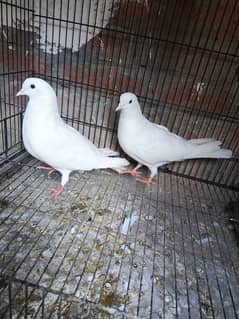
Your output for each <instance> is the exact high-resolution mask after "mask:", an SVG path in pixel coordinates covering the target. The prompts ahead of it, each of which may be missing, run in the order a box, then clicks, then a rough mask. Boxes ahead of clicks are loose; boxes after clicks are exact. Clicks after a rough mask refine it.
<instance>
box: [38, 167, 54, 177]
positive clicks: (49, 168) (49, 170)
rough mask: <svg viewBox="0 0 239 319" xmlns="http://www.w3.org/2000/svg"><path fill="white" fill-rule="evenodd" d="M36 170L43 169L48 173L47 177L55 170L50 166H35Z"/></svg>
mask: <svg viewBox="0 0 239 319" xmlns="http://www.w3.org/2000/svg"><path fill="white" fill-rule="evenodd" d="M37 169H45V170H47V171H48V176H49V175H51V173H53V172H54V171H55V168H53V167H50V166H37Z"/></svg>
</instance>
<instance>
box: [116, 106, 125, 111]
mask: <svg viewBox="0 0 239 319" xmlns="http://www.w3.org/2000/svg"><path fill="white" fill-rule="evenodd" d="M124 106H125V104H119V105H118V106H117V108H116V109H115V111H116V112H118V111H120V110H122V109H123V108H124Z"/></svg>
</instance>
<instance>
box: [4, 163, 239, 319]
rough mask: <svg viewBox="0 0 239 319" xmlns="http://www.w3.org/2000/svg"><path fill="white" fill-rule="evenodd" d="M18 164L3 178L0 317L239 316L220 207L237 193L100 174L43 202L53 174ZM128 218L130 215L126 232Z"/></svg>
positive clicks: (229, 237)
mask: <svg viewBox="0 0 239 319" xmlns="http://www.w3.org/2000/svg"><path fill="white" fill-rule="evenodd" d="M22 164H23V165H24V166H23V167H21V166H20V167H19V166H18V167H16V168H15V170H16V172H15V174H14V175H13V176H11V177H10V178H6V179H4V175H6V176H7V174H8V171H6V169H4V171H3V175H2V176H3V183H2V185H1V193H2V201H1V206H2V208H1V214H0V219H1V228H0V234H1V241H0V243H1V244H0V248H1V260H0V269H1V277H2V281H1V287H2V288H1V300H2V307H1V312H0V314H1V316H2V318H10V317H11V316H10V311H11V312H12V315H14V316H15V315H16V317H18V318H20V317H21V315H24V314H28V315H30V316H31V318H38V317H39V318H40V316H41V314H42V313H44V316H43V317H44V318H50V317H52V316H53V317H56V318H61V317H62V318H69V317H70V318H71V317H74V316H73V314H74V313H75V314H76V313H77V315H79V316H80V315H81V316H82V318H100V313H101V314H102V313H103V314H102V316H103V315H105V316H106V318H108V317H109V318H122V317H124V318H160V317H162V318H168V317H169V318H171V317H174V316H178V317H181V318H210V317H213V318H237V316H238V312H237V311H238V309H239V305H238V298H237V296H238V293H239V291H238V280H239V276H238V275H239V274H238V267H237V264H238V254H236V253H235V252H236V251H237V249H238V246H237V244H238V242H237V240H236V239H235V238H234V234H233V229H232V224H230V223H229V219H230V215H229V216H228V215H226V214H225V202H231V201H236V200H238V193H234V192H233V191H229V190H227V189H222V188H218V187H215V186H210V185H206V184H203V183H199V182H197V181H191V180H188V179H185V178H182V177H176V176H173V175H169V174H165V173H162V174H161V175H160V177H159V180H158V183H157V185H155V186H154V187H153V188H152V190H151V191H150V192H149V191H148V189H147V188H144V186H142V185H140V184H138V183H135V181H134V179H132V178H129V177H127V176H122V175H116V174H115V173H111V172H110V171H102V172H98V171H97V172H91V173H81V174H74V175H73V176H72V181H71V186H68V187H66V191H65V193H64V194H63V196H62V197H61V198H59V199H57V200H53V201H49V200H48V187H49V186H50V185H53V184H55V183H56V182H57V181H55V179H58V176H57V174H55V175H54V177H53V178H51V179H47V178H46V174H43V173H41V172H40V171H38V170H36V169H34V167H36V165H37V163H36V162H33V161H32V160H31V159H28V158H26V159H24V160H22ZM9 171H10V172H12V165H9ZM127 217H128V218H130V220H131V221H132V219H134V218H135V217H136V220H135V222H134V223H133V222H132V225H131V227H129V228H128V227H127V226H126V224H127V222H126V221H127ZM123 225H124V226H123ZM85 313H87V315H88V317H87V315H86V316H85V317H84V314H85ZM57 315H58V317H57ZM25 316H26V315H25ZM97 316H98V317H97ZM103 317H104V316H103Z"/></svg>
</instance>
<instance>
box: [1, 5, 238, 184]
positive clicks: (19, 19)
mask: <svg viewBox="0 0 239 319" xmlns="http://www.w3.org/2000/svg"><path fill="white" fill-rule="evenodd" d="M0 5H1V7H0V12H1V21H2V25H3V26H2V29H1V30H2V33H1V48H2V53H1V83H2V85H1V103H2V110H4V112H3V113H2V114H1V125H2V127H1V133H2V149H1V153H2V155H4V156H5V159H7V158H9V157H10V156H11V155H12V154H13V153H14V152H15V153H16V152H17V151H19V150H21V149H22V145H21V143H20V142H21V137H20V131H19V130H20V124H19V122H20V121H21V113H22V110H19V108H18V106H19V105H22V104H24V103H26V101H21V102H17V101H16V99H15V92H16V91H17V89H18V88H19V86H20V82H21V81H22V80H23V79H24V78H25V77H27V76H29V75H35V76H40V77H43V78H45V79H46V80H48V81H49V82H50V83H51V84H52V85H53V86H54V87H55V89H56V92H57V95H58V101H59V106H60V110H61V114H62V116H63V117H64V119H65V120H66V121H67V122H68V123H70V124H72V125H74V126H75V127H76V128H78V129H80V130H81V132H82V133H83V134H84V135H86V136H87V137H89V138H90V139H92V141H93V142H94V143H95V144H97V145H107V146H111V147H113V148H116V147H117V140H116V130H117V118H116V117H115V112H114V108H115V105H117V103H118V99H119V94H120V93H121V92H125V91H127V90H130V91H132V92H135V93H136V94H137V95H138V96H139V98H140V102H141V105H142V107H143V109H144V113H145V115H146V117H148V118H149V119H150V120H152V121H154V122H156V123H161V124H163V125H166V126H167V127H168V128H169V129H171V130H173V132H175V133H177V134H180V135H182V136H185V137H186V138H190V137H193V138H196V137H208V136H209V137H214V138H216V139H220V140H222V141H223V144H224V145H225V147H228V148H231V149H232V150H233V152H234V158H233V159H231V160H226V161H225V160H220V161H214V160H206V159H205V160H200V161H197V160H193V161H187V162H184V163H175V164H173V165H170V166H169V169H170V171H173V172H176V173H180V174H183V175H187V176H193V177H198V178H201V179H203V180H205V181H211V182H215V183H217V184H222V185H228V186H233V187H238V184H239V181H238V175H239V174H238V171H239V170H238V138H237V136H238V106H237V100H238V90H237V68H238V46H237V41H236V36H237V34H238V25H239V24H238V19H237V15H238V11H239V4H238V2H237V1H219V0H218V1H213V2H211V1H203V0H202V1H197V2H189V1H186V0H184V1H180V2H178V1H175V0H170V1H164V0H161V1H158V2H155V1H151V0H149V1H128V0H124V1H118V0H117V1H116V0H110V1H105V0H91V1H84V0H81V1H76V0H61V1H58V2H54V1H52V0H41V1H39V2H37V4H34V3H33V2H32V1H30V0H21V1H14V0H12V1H1V2H0ZM5 113H6V114H5ZM9 113H10V114H9ZM8 116H10V117H11V120H8ZM14 132H15V133H14ZM16 132H17V133H16ZM6 133H7V136H6ZM15 135H17V136H15ZM14 136H15V137H14ZM6 140H7V142H8V143H7V144H6ZM15 146H16V150H15V148H14V147H15ZM11 149H12V151H11Z"/></svg>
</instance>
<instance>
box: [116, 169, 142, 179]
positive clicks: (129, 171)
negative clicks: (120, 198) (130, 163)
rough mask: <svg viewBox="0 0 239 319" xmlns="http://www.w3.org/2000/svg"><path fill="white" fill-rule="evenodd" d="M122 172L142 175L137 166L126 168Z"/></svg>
mask: <svg viewBox="0 0 239 319" xmlns="http://www.w3.org/2000/svg"><path fill="white" fill-rule="evenodd" d="M120 174H130V175H132V176H135V177H137V176H140V175H141V173H140V172H138V171H137V170H136V169H135V168H131V169H130V168H128V169H124V170H123V171H121V172H120Z"/></svg>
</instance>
